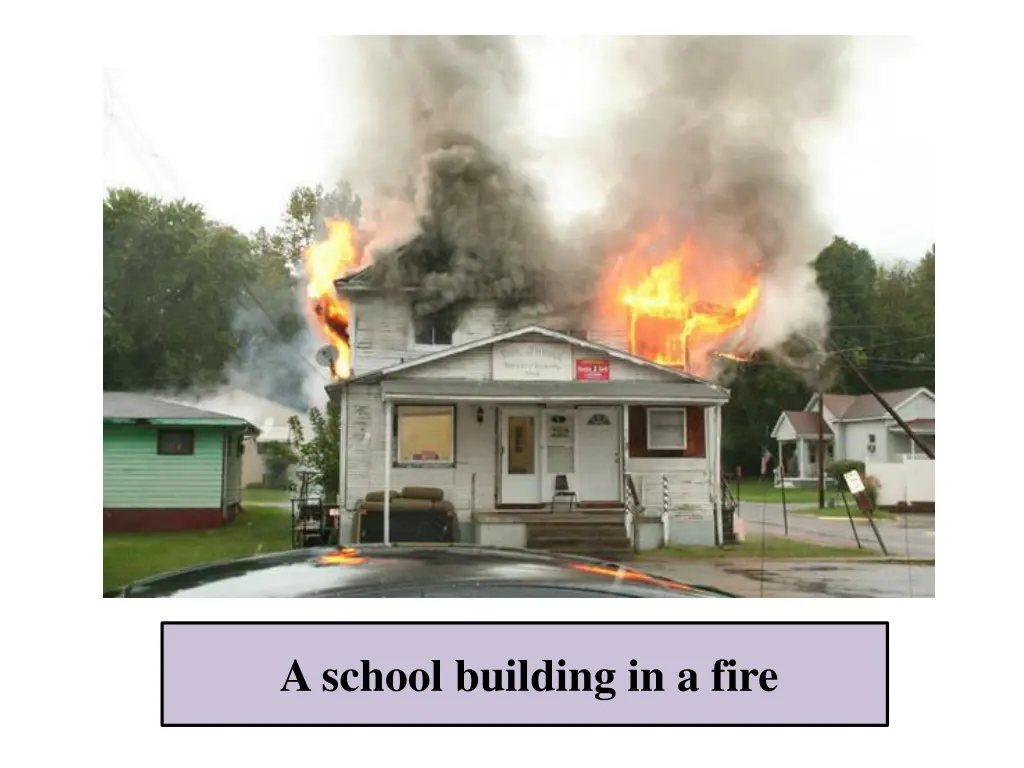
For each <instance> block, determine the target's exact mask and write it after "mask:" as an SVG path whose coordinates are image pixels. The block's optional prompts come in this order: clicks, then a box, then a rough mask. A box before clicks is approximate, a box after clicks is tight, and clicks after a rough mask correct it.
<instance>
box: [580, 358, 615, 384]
mask: <svg viewBox="0 0 1024 768" xmlns="http://www.w3.org/2000/svg"><path fill="white" fill-rule="evenodd" d="M611 372H612V371H611V365H610V364H609V362H608V361H607V360H599V359H584V358H578V359H577V360H576V381H608V380H609V379H610V378H611Z"/></svg>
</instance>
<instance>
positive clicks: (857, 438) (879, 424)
mask: <svg viewBox="0 0 1024 768" xmlns="http://www.w3.org/2000/svg"><path fill="white" fill-rule="evenodd" d="M843 432H844V433H845V434H844V436H843V437H844V444H845V451H844V454H843V455H844V457H845V458H847V459H849V460H851V461H884V460H885V458H886V456H888V455H889V430H888V428H887V427H886V426H885V422H884V421H882V420H881V419H879V420H877V421H852V422H849V423H847V424H846V425H844V429H843ZM872 434H873V435H874V436H875V446H876V447H875V452H874V453H868V435H872Z"/></svg>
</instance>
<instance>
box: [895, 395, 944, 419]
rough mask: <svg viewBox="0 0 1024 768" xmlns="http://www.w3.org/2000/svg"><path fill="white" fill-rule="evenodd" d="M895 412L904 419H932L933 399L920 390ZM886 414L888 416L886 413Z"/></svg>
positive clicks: (933, 414) (933, 416)
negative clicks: (919, 392)
mask: <svg viewBox="0 0 1024 768" xmlns="http://www.w3.org/2000/svg"><path fill="white" fill-rule="evenodd" d="M897 413H898V414H899V415H900V418H901V419H903V420H904V421H913V420H914V419H934V418H935V401H934V400H932V398H931V397H929V396H928V395H927V394H926V393H924V392H922V393H921V394H919V395H917V396H916V397H915V398H914V399H913V400H911V401H910V402H909V403H907V404H906V405H905V406H903V407H902V408H900V409H899V410H898V411H897ZM886 415H887V416H888V414H886Z"/></svg>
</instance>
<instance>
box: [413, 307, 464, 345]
mask: <svg viewBox="0 0 1024 768" xmlns="http://www.w3.org/2000/svg"><path fill="white" fill-rule="evenodd" d="M454 332H455V322H454V318H453V317H451V316H450V313H446V312H437V313H435V314H432V315H425V316H423V317H417V318H415V320H414V321H413V341H414V342H415V343H416V344H417V345H418V346H424V347H446V346H450V345H451V343H452V336H453V335H454Z"/></svg>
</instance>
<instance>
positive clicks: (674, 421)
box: [647, 408, 686, 451]
mask: <svg viewBox="0 0 1024 768" xmlns="http://www.w3.org/2000/svg"><path fill="white" fill-rule="evenodd" d="M647 448H648V449H650V450H652V451H673V450H683V449H685V448H686V409H685V408H648V409H647Z"/></svg>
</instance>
